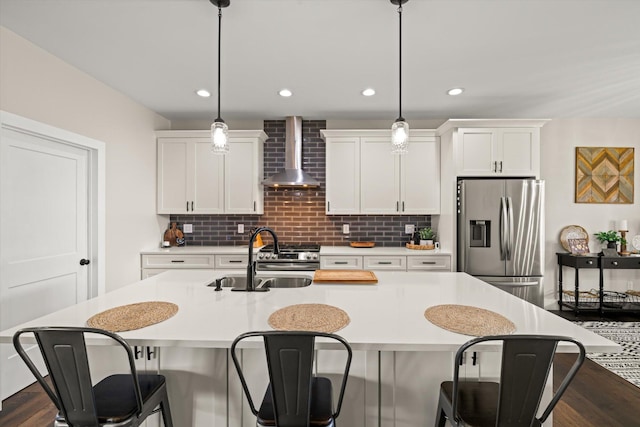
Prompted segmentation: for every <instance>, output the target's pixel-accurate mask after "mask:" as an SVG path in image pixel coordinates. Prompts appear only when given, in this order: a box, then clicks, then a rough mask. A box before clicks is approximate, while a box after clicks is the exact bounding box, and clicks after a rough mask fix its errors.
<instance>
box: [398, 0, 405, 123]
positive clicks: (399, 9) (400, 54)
mask: <svg viewBox="0 0 640 427" xmlns="http://www.w3.org/2000/svg"><path fill="white" fill-rule="evenodd" d="M398 21H399V23H400V25H399V28H400V29H399V37H398V40H399V49H398V52H399V54H398V64H399V67H398V68H399V71H398V82H399V91H400V93H399V96H398V100H399V101H398V119H399V120H404V118H403V117H402V5H399V6H398Z"/></svg>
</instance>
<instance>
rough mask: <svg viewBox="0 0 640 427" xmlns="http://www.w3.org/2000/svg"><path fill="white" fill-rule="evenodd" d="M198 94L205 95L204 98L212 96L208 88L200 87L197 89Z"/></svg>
mask: <svg viewBox="0 0 640 427" xmlns="http://www.w3.org/2000/svg"><path fill="white" fill-rule="evenodd" d="M196 94H197V95H198V96H201V97H203V98H208V97H210V96H211V92H209V91H208V90H206V89H198V90H197V91H196Z"/></svg>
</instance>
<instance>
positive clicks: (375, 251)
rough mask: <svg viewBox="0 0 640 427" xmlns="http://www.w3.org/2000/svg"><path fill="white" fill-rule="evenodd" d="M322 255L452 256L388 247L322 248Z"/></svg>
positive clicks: (437, 250)
mask: <svg viewBox="0 0 640 427" xmlns="http://www.w3.org/2000/svg"><path fill="white" fill-rule="evenodd" d="M320 255H321V256H322V255H337V256H340V255H372V256H387V255H402V256H407V255H409V256H410V255H440V256H451V253H450V252H445V251H441V250H440V249H433V250H415V249H407V248H405V247H386V246H376V247H373V248H352V247H351V246H321V247H320Z"/></svg>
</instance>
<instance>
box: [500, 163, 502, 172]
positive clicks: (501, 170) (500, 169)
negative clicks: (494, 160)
mask: <svg viewBox="0 0 640 427" xmlns="http://www.w3.org/2000/svg"><path fill="white" fill-rule="evenodd" d="M500 173H502V160H500Z"/></svg>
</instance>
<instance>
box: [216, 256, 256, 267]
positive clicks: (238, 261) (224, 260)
mask: <svg viewBox="0 0 640 427" xmlns="http://www.w3.org/2000/svg"><path fill="white" fill-rule="evenodd" d="M248 263H249V255H216V263H215V264H216V268H218V269H228V268H247V264H248Z"/></svg>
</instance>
